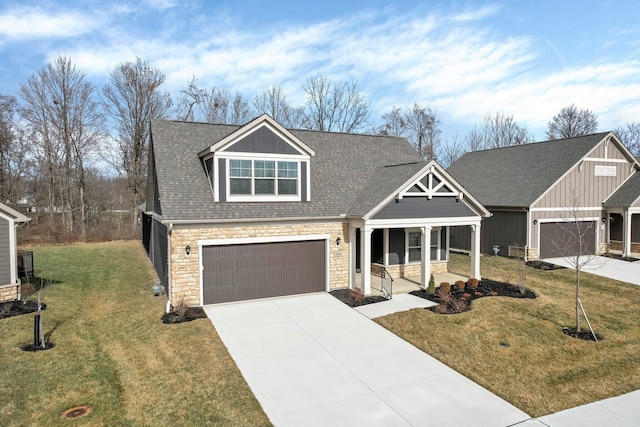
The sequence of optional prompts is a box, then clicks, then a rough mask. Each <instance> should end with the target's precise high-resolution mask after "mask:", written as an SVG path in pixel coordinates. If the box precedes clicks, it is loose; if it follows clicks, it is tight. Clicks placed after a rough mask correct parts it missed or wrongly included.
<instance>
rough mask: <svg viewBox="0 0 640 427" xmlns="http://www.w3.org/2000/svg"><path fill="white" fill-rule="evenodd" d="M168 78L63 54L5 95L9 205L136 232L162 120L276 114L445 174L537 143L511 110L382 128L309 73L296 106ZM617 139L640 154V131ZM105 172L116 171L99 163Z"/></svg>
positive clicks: (81, 228)
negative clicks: (466, 123)
mask: <svg viewBox="0 0 640 427" xmlns="http://www.w3.org/2000/svg"><path fill="white" fill-rule="evenodd" d="M164 82H165V75H164V74H163V73H162V72H161V71H160V70H159V69H157V68H155V67H153V66H152V65H151V64H149V62H148V61H146V60H143V59H141V58H137V59H136V60H135V61H130V62H124V63H121V64H119V65H117V66H116V67H115V68H114V69H113V70H112V72H111V73H110V75H109V79H108V81H107V83H106V84H105V85H104V87H102V88H97V87H96V86H95V85H93V84H92V83H91V82H89V81H88V80H87V78H86V76H85V74H84V73H83V72H82V71H81V70H79V69H78V68H77V67H76V65H75V64H74V63H73V62H72V60H71V58H69V57H67V56H64V55H60V56H58V57H57V58H56V59H55V60H53V61H52V62H50V63H48V64H46V65H45V66H43V67H42V68H40V69H39V70H37V71H36V72H35V73H34V74H32V75H31V76H29V77H28V78H27V80H26V81H25V82H23V83H21V84H20V88H19V90H18V93H17V94H16V95H15V96H13V95H3V94H0V162H1V163H2V167H1V168H0V200H2V201H3V202H5V203H6V204H8V205H10V206H13V207H18V202H19V201H22V202H25V199H26V202H27V205H28V206H30V205H33V206H34V207H35V208H36V209H35V212H34V213H33V217H34V221H32V224H30V225H29V227H30V228H33V229H34V233H35V230H38V235H39V237H40V238H43V239H45V240H48V241H61V240H87V239H91V238H93V239H95V238H130V237H134V236H136V235H137V234H138V233H139V225H138V224H137V215H136V209H137V206H139V205H140V204H141V203H142V202H143V201H144V197H145V190H146V188H145V187H146V172H147V146H148V141H149V122H150V119H151V118H168V119H174V120H182V121H203V122H209V123H219V124H234V125H241V124H244V123H246V122H248V121H249V120H251V119H252V118H253V117H256V116H257V115H260V114H263V113H266V114H269V115H270V116H271V117H273V118H274V119H276V120H277V121H278V122H280V123H282V124H283V125H284V126H285V127H288V128H298V129H311V130H319V131H336V132H349V133H351V132H355V133H358V132H360V133H374V134H380V135H391V136H402V137H405V138H407V140H408V141H409V142H410V143H411V144H412V145H413V146H414V147H415V148H416V150H417V151H418V152H419V153H420V155H421V156H422V157H424V158H425V159H436V160H438V161H439V162H440V163H442V164H443V165H444V166H445V167H447V166H448V165H449V164H451V163H452V162H453V161H455V160H456V159H457V158H459V157H460V156H461V155H462V154H464V153H465V152H468V151H475V150H483V149H489V148H497V147H505V146H511V145H518V144H525V143H529V142H533V135H532V134H531V133H530V132H529V131H528V130H527V129H526V127H524V126H521V125H519V124H518V123H517V122H516V121H515V119H514V117H513V115H508V114H506V113H503V112H497V113H495V114H487V115H486V116H485V117H484V121H483V123H481V124H480V125H476V126H474V127H473V128H472V129H471V130H470V131H469V132H468V133H467V134H466V135H464V136H463V137H459V136H458V135H455V136H453V137H451V138H450V139H449V140H448V141H446V143H442V141H441V133H442V132H441V129H440V124H441V123H440V119H439V117H438V115H437V113H436V110H434V109H432V108H431V107H430V106H424V105H420V104H418V103H414V104H413V105H411V106H409V107H408V108H405V109H403V108H400V107H396V106H394V107H392V108H391V109H390V111H388V112H387V113H385V114H383V115H382V117H381V118H380V120H378V121H377V122H378V123H380V124H378V125H375V124H374V120H372V117H371V116H372V112H371V104H370V101H368V100H367V99H366V98H365V96H364V94H363V93H362V91H361V90H360V89H359V87H358V82H357V81H355V80H351V81H332V80H331V79H329V78H328V77H326V76H311V77H308V78H307V79H306V80H305V81H304V83H303V84H302V89H303V90H304V92H305V94H306V101H305V103H304V105H300V106H294V105H291V104H290V103H289V102H288V100H287V94H286V93H285V92H284V90H283V89H282V88H281V87H280V86H278V85H273V86H270V87H268V88H266V89H265V90H264V91H263V92H261V93H259V94H257V95H256V96H255V97H254V98H253V100H249V99H247V98H245V97H244V96H243V95H242V94H241V93H239V92H235V93H232V92H230V91H229V90H228V89H226V88H220V87H215V86H214V87H201V86H199V85H198V82H197V80H196V78H195V77H193V78H192V79H191V80H190V81H189V82H187V83H186V84H185V86H183V87H182V88H181V90H180V91H179V93H178V94H177V95H176V96H175V98H172V97H171V94H170V93H169V92H168V91H167V90H165V89H164V88H163V84H164ZM597 128H598V119H597V116H596V115H595V114H594V113H593V112H591V111H589V110H581V109H578V108H577V107H576V106H575V105H571V106H568V107H565V108H563V109H562V110H561V111H560V112H559V113H558V114H557V115H556V116H554V117H553V118H552V119H551V121H549V123H548V130H547V135H546V136H547V138H548V139H556V138H567V137H572V136H579V135H584V134H589V133H593V132H595V131H596V130H597ZM616 132H617V134H618V136H620V137H621V138H622V140H623V142H625V143H626V144H627V146H628V147H629V148H630V149H631V151H632V152H633V153H634V155H636V156H638V155H640V123H636V122H634V123H630V124H628V125H627V126H626V127H623V128H620V129H617V130H616ZM105 164H106V165H108V168H106V170H105V168H104V167H102V168H101V167H98V165H105ZM22 208H24V205H23V206H22ZM96 236H99V237H96Z"/></svg>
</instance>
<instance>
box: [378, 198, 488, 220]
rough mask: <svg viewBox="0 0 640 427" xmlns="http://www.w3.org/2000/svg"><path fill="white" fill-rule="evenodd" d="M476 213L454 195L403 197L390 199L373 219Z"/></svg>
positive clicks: (455, 215)
mask: <svg viewBox="0 0 640 427" xmlns="http://www.w3.org/2000/svg"><path fill="white" fill-rule="evenodd" d="M476 215H477V214H476V213H475V212H474V211H473V210H472V209H471V208H469V206H467V204H466V203H465V202H464V201H463V200H461V201H456V199H455V198H454V197H433V198H432V199H431V200H429V199H428V198H427V197H422V196H420V197H415V196H413V197H405V198H403V199H402V200H398V201H397V202H396V200H392V201H391V202H389V204H387V205H386V206H385V207H383V208H382V209H381V210H380V211H379V212H378V213H377V214H375V215H374V216H373V218H374V219H395V218H398V219H400V218H449V217H465V216H476Z"/></svg>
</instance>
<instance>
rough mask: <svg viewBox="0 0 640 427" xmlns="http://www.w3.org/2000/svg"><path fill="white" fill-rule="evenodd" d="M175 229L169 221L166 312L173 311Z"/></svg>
mask: <svg viewBox="0 0 640 427" xmlns="http://www.w3.org/2000/svg"><path fill="white" fill-rule="evenodd" d="M172 231H173V223H172V222H170V223H169V227H168V228H167V306H166V307H165V312H166V313H169V312H170V311H171V232H172Z"/></svg>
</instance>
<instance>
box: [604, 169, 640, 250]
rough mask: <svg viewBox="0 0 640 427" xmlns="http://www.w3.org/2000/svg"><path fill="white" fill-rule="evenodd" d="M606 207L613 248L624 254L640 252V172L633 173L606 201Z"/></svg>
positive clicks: (610, 241) (610, 240)
mask: <svg viewBox="0 0 640 427" xmlns="http://www.w3.org/2000/svg"><path fill="white" fill-rule="evenodd" d="M604 207H605V209H606V210H607V213H608V214H609V221H608V223H609V227H610V230H609V243H610V244H611V249H613V250H617V251H621V252H622V255H624V256H630V255H631V254H632V253H634V254H640V173H636V174H633V176H632V177H631V178H630V179H628V180H627V182H625V183H624V184H623V185H622V186H621V187H620V188H619V189H618V191H616V192H615V193H613V194H612V195H611V197H609V198H608V199H607V200H606V201H605V202H604ZM636 256H637V255H636Z"/></svg>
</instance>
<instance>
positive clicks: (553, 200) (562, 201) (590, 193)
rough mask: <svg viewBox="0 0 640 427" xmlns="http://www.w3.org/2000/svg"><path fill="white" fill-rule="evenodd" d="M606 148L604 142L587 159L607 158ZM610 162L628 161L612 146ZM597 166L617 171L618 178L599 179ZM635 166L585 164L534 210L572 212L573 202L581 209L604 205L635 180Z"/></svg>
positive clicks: (546, 196) (606, 162)
mask: <svg viewBox="0 0 640 427" xmlns="http://www.w3.org/2000/svg"><path fill="white" fill-rule="evenodd" d="M604 144H605V142H601V143H600V144H598V146H597V147H596V148H594V150H593V151H592V152H591V153H590V154H589V155H588V156H587V157H589V158H604V154H605V153H604ZM607 159H616V160H620V159H624V156H623V154H622V153H621V152H620V151H619V150H618V148H617V147H616V146H615V145H614V144H609V147H608V149H607ZM597 166H607V167H615V169H616V171H615V172H616V173H615V175H614V176H596V167H597ZM632 173H633V165H632V163H631V162H628V161H627V162H625V163H621V162H608V161H590V160H589V161H583V162H581V163H580V164H578V165H576V166H575V167H574V168H573V169H572V170H571V171H570V172H569V173H568V174H567V175H565V176H564V177H563V178H562V179H561V180H560V181H558V182H557V183H555V185H553V186H552V187H551V188H550V189H549V190H548V191H547V192H546V193H545V194H544V195H543V196H542V197H541V198H540V199H539V200H538V201H537V202H536V203H535V204H534V205H533V206H532V207H533V208H571V207H572V205H571V201H572V200H576V203H577V205H578V206H581V207H596V206H602V203H603V202H604V201H605V200H606V199H607V198H608V197H609V196H610V195H611V194H613V192H614V191H615V190H616V189H617V188H618V187H619V186H620V185H622V183H623V182H624V181H625V180H626V179H627V178H629V176H631V174H632Z"/></svg>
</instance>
